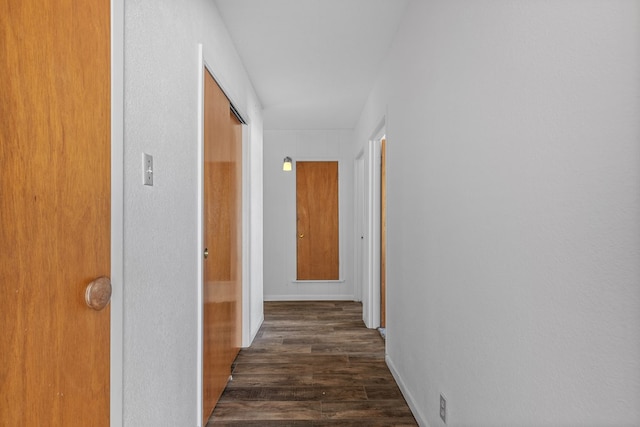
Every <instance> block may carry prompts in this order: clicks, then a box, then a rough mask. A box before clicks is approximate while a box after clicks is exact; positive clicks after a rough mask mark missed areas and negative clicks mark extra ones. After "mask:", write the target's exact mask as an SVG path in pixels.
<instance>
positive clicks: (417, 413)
mask: <svg viewBox="0 0 640 427" xmlns="http://www.w3.org/2000/svg"><path fill="white" fill-rule="evenodd" d="M385 361H386V362H387V366H388V367H389V370H390V371H391V375H393V378H395V380H396V383H398V387H400V391H401V392H402V395H403V396H404V399H405V400H406V401H407V405H409V408H410V409H411V412H412V413H413V417H414V418H415V419H416V421H417V422H418V425H419V426H420V427H429V423H428V422H427V417H425V415H424V414H423V413H422V410H421V409H420V407H419V406H418V405H417V403H416V400H415V398H414V397H413V395H412V394H411V392H410V391H409V389H408V388H407V386H406V385H405V383H404V380H403V379H402V377H401V376H400V374H399V373H398V370H397V369H396V367H395V365H394V364H393V361H392V360H391V358H390V357H389V355H386V356H385Z"/></svg>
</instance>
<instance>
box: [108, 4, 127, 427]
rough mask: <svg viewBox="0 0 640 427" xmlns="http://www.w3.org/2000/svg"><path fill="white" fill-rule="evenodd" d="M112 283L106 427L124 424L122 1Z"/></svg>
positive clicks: (116, 31) (117, 13)
mask: <svg viewBox="0 0 640 427" xmlns="http://www.w3.org/2000/svg"><path fill="white" fill-rule="evenodd" d="M110 22H111V28H110V42H111V254H110V257H111V272H110V274H111V283H112V285H113V295H112V297H111V303H110V310H111V320H110V335H111V336H110V346H109V347H110V349H109V351H110V355H109V370H110V380H109V383H110V391H109V394H110V396H109V420H110V421H109V423H110V426H111V427H122V425H123V423H124V419H123V417H124V409H123V408H124V401H123V395H124V393H123V392H124V0H111V2H110Z"/></svg>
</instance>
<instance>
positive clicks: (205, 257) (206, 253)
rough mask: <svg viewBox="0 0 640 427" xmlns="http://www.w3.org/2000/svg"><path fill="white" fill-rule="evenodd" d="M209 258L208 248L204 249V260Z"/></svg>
mask: <svg viewBox="0 0 640 427" xmlns="http://www.w3.org/2000/svg"><path fill="white" fill-rule="evenodd" d="M208 256H209V248H204V259H207V257H208Z"/></svg>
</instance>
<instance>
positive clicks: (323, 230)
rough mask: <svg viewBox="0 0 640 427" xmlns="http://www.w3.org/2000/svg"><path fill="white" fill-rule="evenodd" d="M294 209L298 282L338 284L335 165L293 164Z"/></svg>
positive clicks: (331, 163)
mask: <svg viewBox="0 0 640 427" xmlns="http://www.w3.org/2000/svg"><path fill="white" fill-rule="evenodd" d="M296 209H297V233H298V245H297V266H298V276H297V277H298V280H338V279H339V278H340V260H339V240H338V238H339V235H338V234H339V233H338V230H339V223H338V162H296Z"/></svg>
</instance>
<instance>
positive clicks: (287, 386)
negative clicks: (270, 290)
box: [207, 301, 417, 427]
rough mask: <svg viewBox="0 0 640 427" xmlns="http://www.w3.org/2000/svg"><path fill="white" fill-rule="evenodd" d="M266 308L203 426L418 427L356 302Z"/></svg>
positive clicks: (284, 304)
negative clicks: (251, 340) (254, 333)
mask: <svg viewBox="0 0 640 427" xmlns="http://www.w3.org/2000/svg"><path fill="white" fill-rule="evenodd" d="M264 313H265V320H264V323H263V325H262V327H261V328H260V331H259V332H258V334H257V336H256V339H255V340H254V342H253V344H252V345H251V347H250V348H246V349H243V350H241V351H240V354H239V355H238V357H237V359H236V361H235V363H234V366H233V380H232V381H230V382H229V384H228V385H227V388H226V389H225V391H224V393H223V394H222V397H221V398H220V401H219V402H218V405H217V406H216V408H215V410H214V411H213V414H212V416H211V417H210V419H209V422H208V423H207V427H220V426H247V427H249V426H368V427H382V426H416V425H417V424H416V421H415V419H414V418H413V416H412V414H411V411H410V410H409V407H408V406H407V404H406V402H405V400H404V398H403V397H402V394H401V393H400V390H399V389H398V386H397V385H396V383H395V381H394V379H393V376H392V375H391V373H390V372H389V369H388V368H387V365H386V363H385V361H384V341H383V340H382V338H381V337H380V334H379V333H378V332H377V331H375V330H370V329H367V328H366V327H365V326H364V323H363V322H362V305H361V304H360V303H355V302H348V301H317V302H265V304H264Z"/></svg>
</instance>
